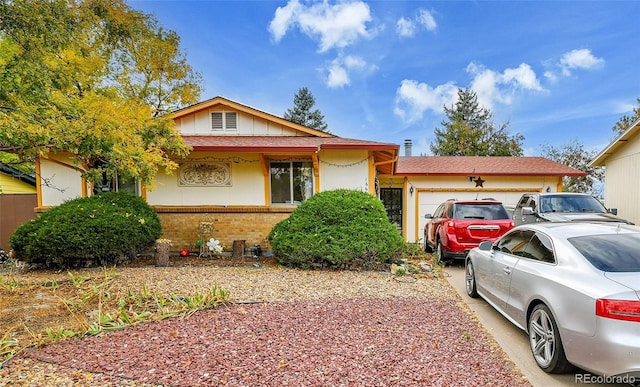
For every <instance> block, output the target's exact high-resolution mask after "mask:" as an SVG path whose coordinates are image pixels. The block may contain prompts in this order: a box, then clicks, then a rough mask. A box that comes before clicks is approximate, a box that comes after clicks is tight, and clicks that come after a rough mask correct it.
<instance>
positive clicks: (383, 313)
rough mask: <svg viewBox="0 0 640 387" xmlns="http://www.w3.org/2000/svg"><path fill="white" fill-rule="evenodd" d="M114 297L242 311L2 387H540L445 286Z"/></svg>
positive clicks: (153, 333)
mask: <svg viewBox="0 0 640 387" xmlns="http://www.w3.org/2000/svg"><path fill="white" fill-rule="evenodd" d="M118 274H119V277H118V281H117V283H116V285H115V288H114V289H113V291H114V292H126V291H128V290H139V289H140V288H141V287H142V285H143V284H145V285H146V286H147V288H148V290H149V291H158V292H163V293H167V294H168V293H176V294H192V293H193V292H194V291H204V290H207V289H209V288H210V287H211V286H214V285H217V286H220V287H221V288H223V289H225V290H229V291H230V292H231V299H232V301H234V304H233V305H230V306H227V307H222V308H219V309H215V310H206V311H201V312H198V313H195V314H193V315H192V316H190V317H188V318H186V319H177V318H176V319H167V320H163V321H157V322H151V323H147V324H144V325H139V326H135V327H130V328H126V329H122V330H119V331H114V332H110V333H107V334H103V335H100V336H93V337H86V338H84V339H73V340H67V341H61V342H58V343H56V344H51V345H48V346H45V347H41V348H38V349H32V350H27V351H25V352H24V353H22V354H21V355H20V356H17V357H16V358H14V359H12V360H10V361H9V362H8V363H7V364H6V365H5V367H3V368H2V369H0V386H97V385H100V386H159V385H161V386H217V385H230V386H391V385H393V386H419V385H429V386H463V385H466V386H506V385H509V386H528V385H529V383H528V382H527V381H526V380H525V379H524V377H523V376H522V374H521V373H520V372H519V371H518V370H517V369H516V368H515V366H514V365H513V363H512V362H511V361H510V360H509V359H508V358H506V356H505V354H504V352H502V350H501V349H500V348H499V346H498V345H497V344H496V343H495V341H494V340H493V339H492V337H491V336H490V335H489V334H488V333H487V332H486V331H485V330H483V328H482V327H481V326H480V324H479V323H478V322H477V321H476V320H475V318H474V317H473V316H472V314H471V312H470V310H469V309H468V308H467V307H466V306H465V305H464V303H463V302H462V300H460V299H459V296H458V295H457V293H456V292H455V290H454V289H453V288H452V287H451V286H450V285H449V284H448V282H447V281H446V280H445V279H442V278H441V279H434V278H431V277H426V276H425V277H421V276H417V277H410V276H403V277H394V276H391V275H390V274H389V273H377V272H330V271H301V270H290V269H284V268H280V267H264V268H253V267H248V268H247V267H224V268H223V267H171V268H156V267H145V268H124V269H118Z"/></svg>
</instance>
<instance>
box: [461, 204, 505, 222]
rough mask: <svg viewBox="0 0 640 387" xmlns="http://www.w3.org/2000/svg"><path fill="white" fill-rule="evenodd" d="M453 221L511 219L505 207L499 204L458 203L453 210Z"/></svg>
mask: <svg viewBox="0 0 640 387" xmlns="http://www.w3.org/2000/svg"><path fill="white" fill-rule="evenodd" d="M453 219H486V220H498V219H509V214H507V210H505V209H504V206H503V205H502V204H499V203H486V204H479V203H458V204H456V205H455V208H454V210H453Z"/></svg>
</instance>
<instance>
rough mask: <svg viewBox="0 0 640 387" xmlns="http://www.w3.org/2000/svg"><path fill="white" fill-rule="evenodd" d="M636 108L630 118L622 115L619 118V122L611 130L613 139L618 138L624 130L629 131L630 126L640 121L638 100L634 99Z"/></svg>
mask: <svg viewBox="0 0 640 387" xmlns="http://www.w3.org/2000/svg"><path fill="white" fill-rule="evenodd" d="M636 102H637V103H638V106H637V107H636V108H634V109H633V114H632V115H631V116H627V115H624V116H622V117H620V120H618V122H616V124H615V125H614V126H613V127H612V128H611V130H613V138H616V137H618V136H620V135H621V134H622V133H624V131H625V130H627V129H629V128H630V127H631V125H632V124H633V123H634V122H636V121H638V120H639V119H640V98H636Z"/></svg>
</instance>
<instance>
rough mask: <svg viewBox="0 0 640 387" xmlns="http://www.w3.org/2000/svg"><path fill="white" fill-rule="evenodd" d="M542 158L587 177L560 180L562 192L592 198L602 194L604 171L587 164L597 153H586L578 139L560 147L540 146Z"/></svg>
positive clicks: (571, 177)
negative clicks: (576, 193)
mask: <svg viewBox="0 0 640 387" xmlns="http://www.w3.org/2000/svg"><path fill="white" fill-rule="evenodd" d="M542 153H543V155H544V157H546V158H548V159H549V160H553V161H555V162H558V163H560V164H564V165H568V166H570V167H572V168H575V169H578V170H580V171H583V172H585V173H586V174H587V176H584V177H582V176H565V177H564V178H563V179H562V185H563V188H562V189H563V191H567V192H586V193H591V194H593V195H594V196H599V195H600V194H602V183H603V181H604V169H603V168H602V167H590V166H589V163H590V162H591V160H593V159H594V158H595V157H596V156H597V154H598V152H597V151H595V150H593V151H587V150H585V149H584V146H583V145H582V143H581V142H580V141H579V140H578V139H574V140H573V141H572V142H569V143H567V144H564V145H560V146H557V147H556V146H553V145H542Z"/></svg>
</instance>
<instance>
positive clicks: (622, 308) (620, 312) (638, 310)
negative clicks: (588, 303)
mask: <svg viewBox="0 0 640 387" xmlns="http://www.w3.org/2000/svg"><path fill="white" fill-rule="evenodd" d="M596 316H600V317H606V318H612V319H616V320H626V321H637V322H640V301H627V300H608V299H604V298H601V299H599V300H596Z"/></svg>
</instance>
